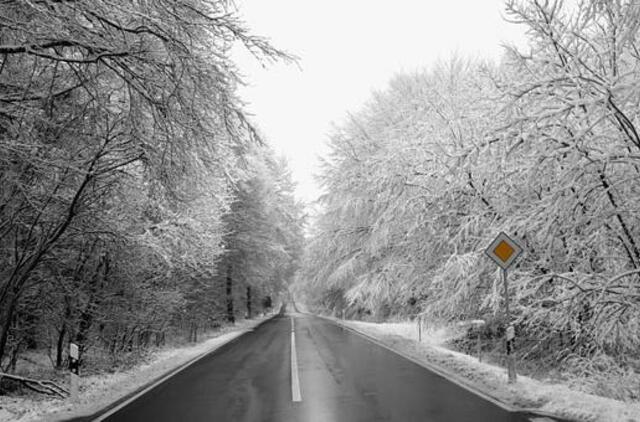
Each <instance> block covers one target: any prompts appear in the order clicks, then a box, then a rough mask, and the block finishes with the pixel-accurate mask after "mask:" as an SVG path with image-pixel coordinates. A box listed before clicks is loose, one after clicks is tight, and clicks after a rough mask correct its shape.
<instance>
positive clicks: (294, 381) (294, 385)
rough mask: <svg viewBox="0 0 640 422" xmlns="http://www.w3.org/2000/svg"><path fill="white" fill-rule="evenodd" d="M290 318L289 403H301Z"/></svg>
mask: <svg viewBox="0 0 640 422" xmlns="http://www.w3.org/2000/svg"><path fill="white" fill-rule="evenodd" d="M293 327H294V326H293V318H291V401H294V402H296V401H302V395H301V394H300V379H299V378H298V356H297V355H296V332H295V331H294V328H293Z"/></svg>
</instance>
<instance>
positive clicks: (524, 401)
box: [336, 320, 640, 422]
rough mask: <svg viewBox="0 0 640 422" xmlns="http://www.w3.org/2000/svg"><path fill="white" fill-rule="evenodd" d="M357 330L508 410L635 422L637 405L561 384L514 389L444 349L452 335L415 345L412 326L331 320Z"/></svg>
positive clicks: (524, 380)
mask: <svg viewBox="0 0 640 422" xmlns="http://www.w3.org/2000/svg"><path fill="white" fill-rule="evenodd" d="M336 321H337V322H338V323H341V324H344V325H346V326H347V327H350V328H352V329H354V330H356V331H359V332H361V333H363V334H366V335H369V336H371V337H373V338H375V339H377V340H378V341H379V342H381V343H383V344H385V345H387V346H389V347H391V348H393V349H394V350H397V351H400V352H402V353H403V354H405V355H407V356H409V357H411V358H413V359H415V360H417V361H420V362H422V363H424V364H426V365H431V366H436V367H437V368H438V369H440V370H441V372H444V373H446V374H448V375H449V376H451V378H453V379H455V380H457V381H458V382H461V383H463V384H465V385H467V386H469V387H471V388H472V389H474V390H479V391H482V392H483V393H484V394H485V395H488V396H490V397H492V398H494V399H496V400H498V401H500V402H502V403H505V404H507V405H508V406H511V407H516V408H525V409H532V410H536V411H541V412H545V413H549V414H554V415H557V416H559V417H563V418H567V419H570V420H576V421H587V422H605V421H606V422H633V421H640V404H638V403H634V404H630V403H624V402H621V401H617V400H612V399H608V398H604V397H599V396H595V395H591V394H586V393H582V392H578V391H573V390H571V389H569V388H568V387H567V386H565V385H561V384H550V383H544V382H541V381H538V380H534V379H532V378H529V377H525V376H519V377H518V382H517V383H516V384H515V385H509V384H507V375H506V369H505V368H501V367H498V366H495V365H491V364H488V363H485V362H479V361H478V359H477V358H476V357H472V356H469V355H466V354H463V353H459V352H456V351H453V350H450V349H447V348H445V347H444V346H443V344H444V343H445V342H446V340H447V339H448V338H450V337H451V334H450V333H451V332H450V331H449V330H447V329H445V328H439V329H431V330H427V331H426V332H424V331H423V336H422V343H418V341H417V328H416V324H415V323H414V322H396V323H371V322H361V321H348V320H347V321H342V320H336Z"/></svg>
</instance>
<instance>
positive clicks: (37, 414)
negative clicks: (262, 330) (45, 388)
mask: <svg viewBox="0 0 640 422" xmlns="http://www.w3.org/2000/svg"><path fill="white" fill-rule="evenodd" d="M267 318H269V316H266V317H261V318H256V319H252V320H244V321H240V322H238V323H237V324H236V325H234V326H227V327H223V328H222V329H220V330H217V331H215V332H212V333H209V338H208V339H207V340H204V341H202V342H200V343H198V344H194V345H188V346H183V347H174V348H166V349H159V350H158V351H157V352H155V353H154V354H153V356H152V358H151V359H150V360H148V361H147V362H146V363H143V364H140V365H137V366H136V367H134V368H133V369H131V370H128V371H125V372H117V373H113V374H100V375H94V376H88V377H82V378H81V379H80V398H79V402H78V403H76V404H72V403H70V401H69V400H61V399H51V398H46V397H43V398H38V399H33V398H21V397H7V396H0V422H5V421H7V422H8V421H19V422H31V421H52V420H65V419H70V418H75V417H80V416H86V415H91V414H93V413H95V412H97V411H99V410H101V409H103V408H105V407H106V406H108V405H109V404H111V403H113V402H115V401H117V400H119V399H121V398H123V397H125V396H127V395H129V394H131V393H133V392H134V391H136V390H138V389H140V388H141V387H143V386H145V385H147V384H148V383H150V382H151V381H153V380H155V379H157V378H159V377H161V376H163V375H165V374H167V373H169V372H171V371H172V370H174V369H176V368H178V367H179V366H181V365H184V364H185V363H187V362H189V361H190V360H192V359H195V358H197V357H198V356H200V355H202V354H205V353H209V352H211V351H213V350H215V349H217V348H218V347H220V346H222V345H224V344H226V343H228V342H229V341H231V340H233V339H234V338H236V337H238V336H240V335H242V334H244V333H245V332H247V331H248V330H250V329H252V328H253V327H255V326H256V325H258V324H259V323H261V322H262V321H264V320H265V319H267Z"/></svg>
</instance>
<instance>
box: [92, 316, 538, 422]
mask: <svg viewBox="0 0 640 422" xmlns="http://www.w3.org/2000/svg"><path fill="white" fill-rule="evenodd" d="M292 358H293V359H292ZM97 416H99V415H94V418H95V417H97ZM103 417H104V416H103ZM85 420H93V418H87V419H85ZM101 420H102V418H101ZM104 420H106V421H109V422H116V421H117V422H132V421H154V422H164V421H166V422H168V421H184V422H192V421H193V422H197V421H207V422H211V421H234V422H235V421H252V422H253V421H277V422H288V421H292V422H294V421H295V422H306V421H310V422H313V421H318V422H333V421H344V422H358V421H363V422H365V421H366V422H371V421H402V422H408V421H426V422H463V421H469V422H471V421H491V422H525V421H526V422H529V421H530V420H531V418H530V417H527V416H525V415H522V414H514V413H510V412H508V411H505V410H504V409H502V408H500V407H498V406H496V405H495V404H493V403H491V402H488V401H486V400H483V399H481V398H479V397H477V396H475V395H474V394H472V393H470V392H469V391H467V390H465V389H463V388H461V387H459V386H457V385H456V384H453V383H451V382H449V381H447V380H446V379H444V378H442V377H441V376H439V375H437V374H434V373H432V372H430V371H428V370H427V369H425V368H423V367H421V366H419V365H417V364H415V363H413V362H411V361H409V360H407V359H405V358H403V357H402V356H400V355H398V354H396V353H393V352H392V351H390V350H388V349H386V348H383V347H381V346H378V345H376V344H374V343H371V342H370V341H368V340H367V339H366V338H364V337H362V336H359V335H357V334H356V333H354V332H352V331H350V330H347V329H344V328H342V327H340V326H338V325H336V324H334V323H332V322H330V321H327V320H325V319H322V318H319V317H315V316H311V315H307V314H299V313H294V314H291V315H287V314H284V313H281V314H280V315H277V316H276V317H274V318H272V319H271V320H268V321H267V322H265V323H263V324H262V325H260V326H258V327H257V328H256V329H255V330H254V331H251V332H249V333H247V334H245V335H243V336H241V337H239V338H238V339H236V340H235V341H232V342H231V343H229V344H227V345H225V346H222V347H221V348H220V349H218V350H217V351H215V352H214V353H212V354H210V355H208V356H207V357H205V358H203V359H201V360H199V361H198V362H196V363H194V364H193V365H191V366H189V367H188V368H186V369H185V370H184V371H182V372H180V373H178V374H177V375H175V376H173V377H171V378H170V379H168V380H167V381H166V382H164V383H162V384H160V385H158V386H157V387H155V388H153V389H152V390H151V391H149V392H148V393H147V394H144V395H143V396H141V397H140V398H138V399H137V400H135V401H133V402H131V403H129V404H128V405H126V406H125V407H123V408H121V409H120V410H118V411H117V412H115V413H113V414H111V415H109V416H108V417H107V418H106V419H104Z"/></svg>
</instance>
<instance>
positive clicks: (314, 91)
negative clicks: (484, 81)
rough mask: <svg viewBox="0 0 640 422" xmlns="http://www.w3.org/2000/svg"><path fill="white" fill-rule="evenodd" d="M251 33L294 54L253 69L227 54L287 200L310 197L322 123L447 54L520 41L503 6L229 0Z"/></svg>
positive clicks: (488, 1) (475, 1) (492, 0)
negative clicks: (285, 179) (289, 184)
mask: <svg viewBox="0 0 640 422" xmlns="http://www.w3.org/2000/svg"><path fill="white" fill-rule="evenodd" d="M236 4H237V6H238V8H239V12H240V15H241V16H242V17H243V19H244V20H245V22H246V23H247V25H248V27H249V28H251V31H252V32H253V33H254V34H257V35H262V36H265V37H268V38H269V39H271V41H272V43H273V44H274V45H275V46H276V47H278V48H281V49H284V50H286V51H288V52H291V53H293V54H295V55H297V56H299V57H300V59H301V60H300V68H298V67H297V66H295V65H282V64H278V65H273V66H270V67H268V68H266V69H264V68H262V66H260V65H259V64H258V63H257V62H256V61H255V60H254V59H253V58H251V57H250V56H249V55H248V54H246V53H240V52H238V51H235V52H234V59H235V61H236V63H237V64H238V66H239V67H240V70H241V72H242V74H243V75H244V76H245V80H246V82H248V86H247V87H243V88H242V89H241V90H240V95H241V97H242V98H243V99H244V100H245V101H246V102H247V103H248V111H249V112H250V113H251V114H253V115H254V117H253V121H254V122H255V123H256V124H257V125H258V126H259V128H260V129H261V131H262V132H263V133H264V135H265V136H266V138H267V139H268V140H269V142H270V144H271V145H272V146H273V147H274V149H275V150H276V152H277V153H278V154H283V155H285V156H286V157H287V159H288V161H289V165H290V167H291V170H292V173H293V177H294V180H295V181H296V182H297V184H298V186H297V196H298V198H299V199H301V200H303V201H305V202H307V203H310V202H312V201H313V200H314V199H316V198H317V196H318V195H319V192H320V191H319V188H318V186H317V185H316V184H315V182H314V178H313V174H317V173H318V172H319V166H318V156H320V155H323V154H324V153H326V151H327V148H326V146H325V143H326V141H327V135H328V134H329V133H330V131H331V124H332V122H335V123H339V122H340V121H341V120H342V119H343V117H344V116H345V114H346V112H347V111H356V110H358V108H359V107H360V106H361V105H362V104H363V103H364V102H365V101H366V100H367V99H368V98H369V96H370V93H371V91H372V90H374V89H384V87H385V85H386V83H387V82H388V81H389V80H390V79H391V78H392V77H393V76H394V74H396V73H398V72H402V71H414V70H419V69H421V68H424V67H429V66H430V65H432V64H433V63H435V62H436V61H437V60H439V59H446V58H448V57H450V56H451V55H453V54H458V55H461V56H471V57H491V58H495V59H499V57H500V55H501V54H502V47H501V45H502V44H503V43H505V42H507V43H515V44H518V45H521V44H522V43H523V40H524V35H523V33H522V29H521V28H520V27H519V26H516V25H513V24H510V23H507V22H505V21H504V20H503V15H504V0H394V1H388V0H387V1H383V0H322V1H311V0H237V1H236Z"/></svg>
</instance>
